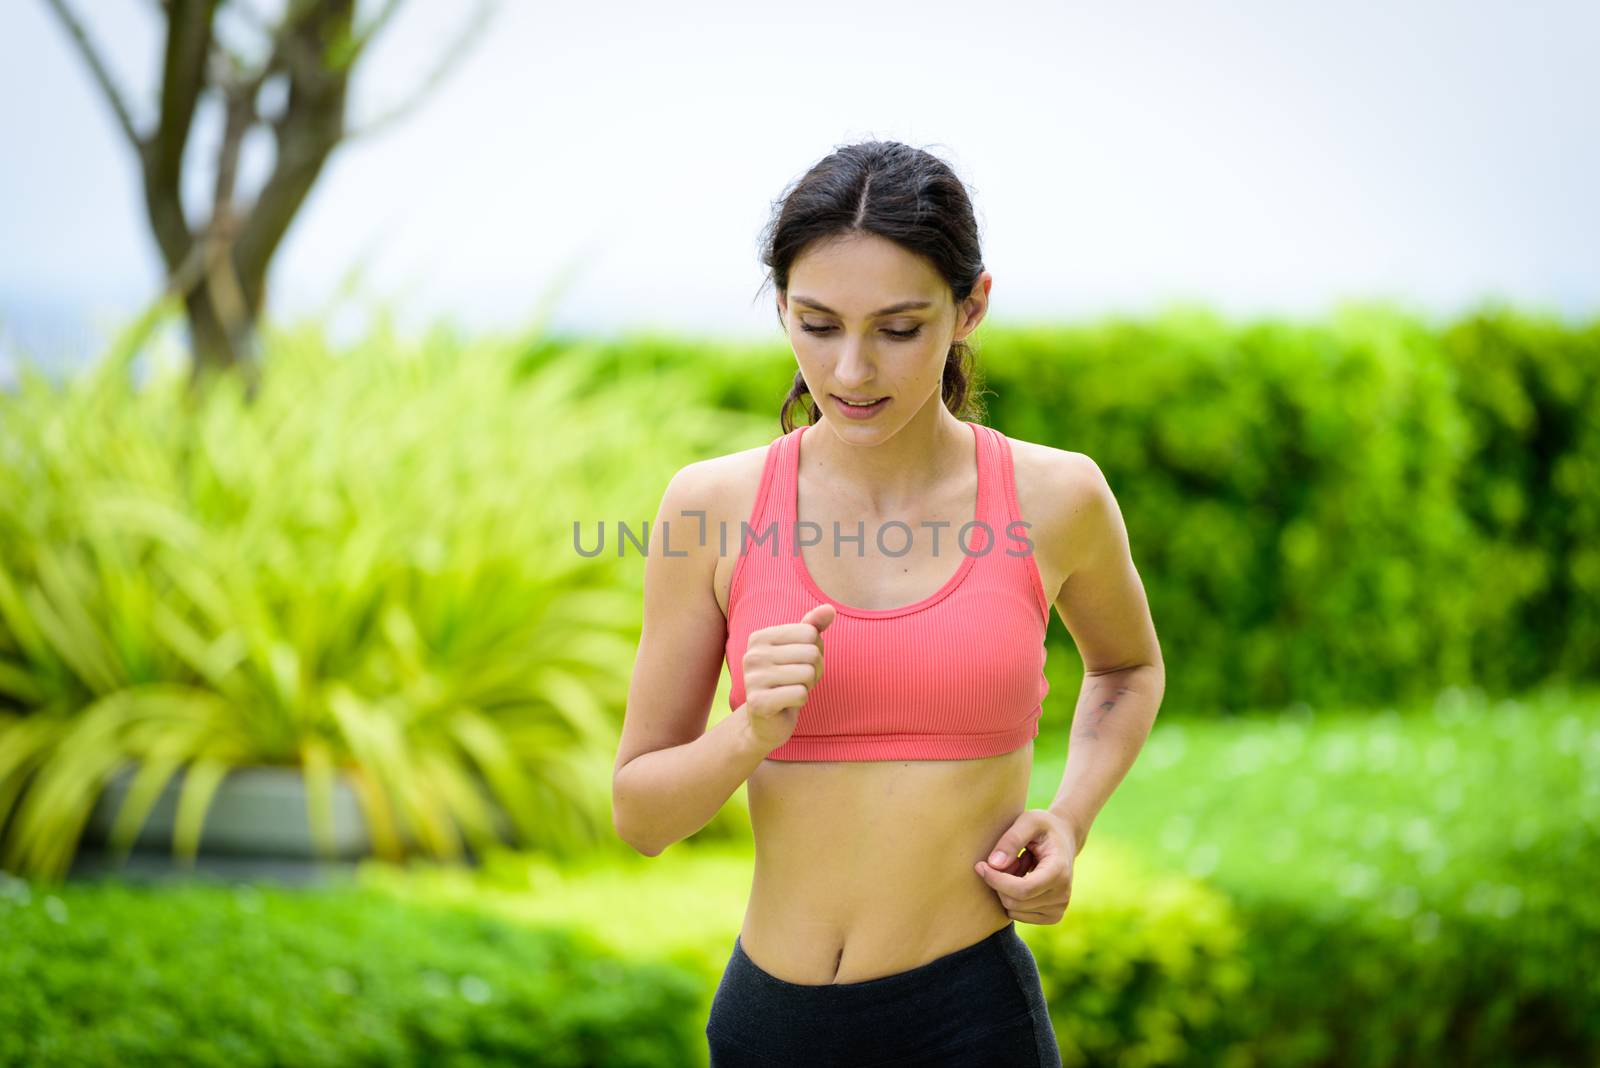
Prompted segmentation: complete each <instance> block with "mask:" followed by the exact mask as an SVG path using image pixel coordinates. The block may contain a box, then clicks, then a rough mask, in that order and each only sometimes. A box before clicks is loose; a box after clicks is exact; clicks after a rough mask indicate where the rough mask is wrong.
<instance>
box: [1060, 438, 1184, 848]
mask: <svg viewBox="0 0 1600 1068" xmlns="http://www.w3.org/2000/svg"><path fill="white" fill-rule="evenodd" d="M1070 455H1072V457H1073V458H1074V459H1073V463H1074V464H1075V467H1076V470H1075V471H1074V473H1073V476H1072V479H1071V482H1072V483H1073V484H1075V485H1076V486H1078V487H1079V488H1078V489H1077V490H1075V491H1074V493H1075V494H1076V495H1077V497H1076V499H1077V501H1078V502H1079V503H1078V506H1077V507H1075V508H1073V509H1072V512H1071V515H1072V519H1071V521H1070V522H1068V523H1065V524H1063V526H1064V527H1066V528H1069V529H1066V530H1064V531H1063V535H1062V536H1063V538H1064V541H1063V549H1062V550H1061V551H1063V552H1066V553H1070V554H1071V555H1070V559H1071V561H1072V564H1071V569H1070V572H1069V574H1068V576H1067V579H1066V581H1065V582H1063V583H1062V586H1061V590H1060V592H1059V594H1058V595H1057V597H1056V600H1055V605H1056V610H1057V611H1058V612H1059V613H1060V614H1061V619H1062V622H1064V623H1065V624H1066V625H1067V630H1068V631H1069V632H1070V633H1071V634H1072V639H1073V641H1074V642H1076V643H1077V646H1078V652H1079V653H1080V654H1081V655H1082V657H1083V666H1084V672H1083V687H1082V689H1081V690H1080V691H1079V694H1078V704H1077V708H1076V709H1075V710H1074V712H1073V716H1072V733H1071V736H1070V739H1069V741H1068V744H1067V767H1066V771H1065V772H1064V773H1063V774H1062V777H1061V787H1060V789H1058V790H1057V791H1056V796H1055V800H1053V801H1051V802H1050V805H1049V808H1050V811H1052V812H1054V813H1056V814H1057V815H1059V816H1060V817H1061V818H1062V819H1064V820H1065V821H1066V822H1067V824H1068V825H1069V826H1071V827H1072V828H1073V831H1074V833H1075V836H1076V838H1077V846H1076V849H1077V850H1079V851H1081V850H1082V849H1083V841H1084V839H1085V838H1086V837H1087V836H1088V834H1089V825H1090V824H1092V823H1093V822H1094V819H1095V816H1097V815H1098V814H1099V812H1100V809H1101V808H1102V807H1103V806H1104V805H1105V803H1106V801H1107V800H1108V799H1109V798H1110V797H1111V792H1112V791H1113V790H1115V789H1116V788H1117V786H1118V785H1119V784H1120V783H1121V782H1122V779H1123V777H1124V776H1125V775H1127V773H1128V769H1129V768H1131V767H1132V766H1133V762H1134V759H1135V758H1136V757H1138V755H1139V751H1140V750H1141V749H1142V748H1143V747H1144V743H1145V739H1146V738H1148V737H1149V735H1150V728H1151V727H1152V726H1153V725H1154V723H1155V718H1156V712H1157V711H1158V710H1159V709H1160V707H1161V698H1162V695H1163V694H1164V693H1165V691H1166V677H1167V676H1166V667H1165V666H1164V665H1163V663H1162V660H1161V645H1160V642H1159V641H1158V640H1157V639H1156V630H1155V623H1154V621H1153V620H1152V619H1151V618H1150V606H1149V603H1148V602H1147V600H1146V598H1145V592H1144V584H1143V582H1141V581H1140V578H1139V572H1138V570H1137V569H1136V568H1135V567H1134V564H1133V557H1132V553H1131V552H1130V549H1129V546H1128V530H1127V526H1126V524H1125V523H1124V522H1123V519H1122V511H1121V509H1120V508H1118V506H1117V499H1116V497H1115V495H1113V494H1112V492H1111V487H1110V485H1109V484H1108V483H1107V482H1106V478H1105V474H1104V473H1103V472H1102V471H1101V470H1100V467H1099V465H1098V464H1096V463H1095V462H1094V461H1093V460H1092V459H1090V458H1089V457H1087V456H1085V455H1083V454H1082V453H1073V454H1070Z"/></svg>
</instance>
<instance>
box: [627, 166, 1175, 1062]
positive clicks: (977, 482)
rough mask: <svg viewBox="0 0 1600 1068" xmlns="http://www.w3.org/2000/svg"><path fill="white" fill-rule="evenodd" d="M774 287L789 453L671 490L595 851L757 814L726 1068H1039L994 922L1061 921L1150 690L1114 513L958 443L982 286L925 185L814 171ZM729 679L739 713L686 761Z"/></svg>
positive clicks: (955, 217) (1149, 706)
mask: <svg viewBox="0 0 1600 1068" xmlns="http://www.w3.org/2000/svg"><path fill="white" fill-rule="evenodd" d="M764 259H765V262H766V264H767V266H768V267H769V268H770V270H771V280H772V282H773V283H774V285H775V287H776V290H777V303H778V314H779V319H780V321H781V322H782V323H783V325H784V327H785V329H786V331H787V332H788V335H789V340H790V343H791V345H792V346H793V348H794V353H795V357H796V359H797V361H798V363H799V371H798V373H797V374H796V376H795V381H794V387H793V389H792V390H791V392H790V395H789V397H788V398H787V400H786V401H785V402H784V405H783V408H782V412H781V416H780V419H781V425H782V427H783V431H784V432H783V434H782V435H781V436H779V437H778V438H777V439H776V440H774V441H773V442H772V443H771V444H770V445H767V446H763V447H760V448H756V449H750V450H747V451H743V452H738V453H733V454H730V455H726V456H721V457H717V458H714V459H709V460H703V461H699V462H697V463H692V464H689V465H688V466H686V467H684V468H682V469H681V470H680V471H678V472H677V474H675V475H674V476H673V478H672V479H671V481H670V482H669V483H668V486H667V488H666V491H665V493H664V495H663V499H662V502H661V508H660V511H659V512H658V514H657V517H656V519H657V521H656V523H655V524H654V525H653V527H652V530H651V542H650V552H649V553H648V555H647V559H646V562H645V615H644V629H643V633H642V635H641V639H640V646H639V651H638V658H637V661H636V663H635V667H634V674H633V678H632V682H631V688H630V692H629V700H628V710H627V715H626V719H625V724H624V727H623V732H622V740H621V745H620V751H619V752H618V754H617V763H616V771H615V777H614V782H613V818H614V822H615V824H616V829H617V832H618V834H619V835H621V837H622V838H623V839H624V840H626V841H628V842H629V843H631V844H632V845H633V846H634V847H635V848H636V849H638V850H639V851H641V852H643V853H645V854H647V855H650V856H655V855H657V854H659V853H660V852H661V851H662V850H663V849H665V848H666V847H667V846H668V845H670V844H671V843H673V842H676V841H678V840H680V839H682V838H684V837H686V836H688V835H690V834H692V833H694V832H695V831H697V830H698V829H700V828H701V827H703V826H704V825H705V824H706V822H707V821H708V820H710V818H711V817H712V816H713V815H714V814H715V813H716V811H717V810H718V809H719V808H720V807H721V805H722V804H723V802H724V801H726V800H727V799H728V797H729V796H730V795H731V794H732V793H733V792H734V790H736V789H737V788H738V786H739V784H740V783H742V782H746V781H748V783H749V800H750V817H751V823H752V826H753V829H754V834H755V844H756V857H755V873H754V881H753V885H752V888H751V895H750V901H749V906H748V908H747V910H746V912H745V916H744V922H743V926H742V928H741V930H740V932H739V934H738V936H737V937H736V938H735V940H734V945H733V951H732V955H731V957H730V959H729V962H728V965H727V968H726V970H725V971H724V973H723V976H722V979H721V982H720V983H719V985H718V987H717V990H716V993H715V997H714V999H713V1002H712V1009H711V1013H710V1018H709V1020H708V1021H707V1025H706V1035H707V1038H708V1041H709V1043H710V1054H711V1062H712V1064H713V1065H714V1066H717V1068H728V1066H735V1065H746V1064H748V1065H757V1064H759V1065H782V1064H795V1065H829V1064H849V1065H855V1064H861V1065H865V1064H875V1065H887V1064H904V1065H912V1064H918V1065H930V1064H932V1065H936V1064H960V1065H988V1064H994V1065H1018V1066H1022V1065H1059V1064H1060V1063H1061V1059H1060V1053H1059V1050H1058V1047H1057V1045H1056V1039H1055V1034H1054V1031H1053V1027H1052V1024H1051V1020H1050V1017H1049V1014H1048V1011H1047V1009H1046V1006H1045V1001H1044V995H1043V991H1042V987H1041V985H1040V977H1039V972H1038V968H1037V966H1036V964H1035V961H1034V958H1033V956H1032V954H1031V953H1030V951H1029V950H1028V948H1027V946H1026V944H1025V943H1024V942H1023V941H1022V938H1021V937H1020V936H1019V935H1018V934H1017V932H1016V921H1017V920H1021V921H1022V922H1024V923H1039V924H1053V923H1058V922H1060V920H1061V917H1062V915H1063V912H1064V910H1065V908H1066V905H1067V900H1068V898H1069V896H1070V894H1071V887H1072V865H1073V860H1074V858H1075V856H1076V855H1077V853H1078V851H1079V850H1080V849H1082V848H1083V841H1084V836H1085V834H1086V833H1087V831H1088V829H1089V824H1090V823H1091V821H1092V820H1093V819H1094V817H1095V815H1096V813H1098V811H1099V810H1100V808H1101V807H1102V806H1103V805H1104V804H1105V802H1106V799H1107V797H1108V796H1109V794H1110V793H1111V791H1112V790H1113V789H1114V788H1115V787H1116V785H1117V784H1118V783H1119V782H1120V781H1121V779H1122V777H1123V775H1124V774H1125V773H1126V772H1127V770H1128V768H1129V766H1130V765H1131V764H1132V762H1133V759H1134V757H1135V756H1136V755H1137V753H1138V750H1139V748H1140V747H1141V746H1142V745H1143V742H1144V739H1145V737H1146V736H1147V734H1148V732H1149V729H1150V726H1151V723H1152V721H1153V719H1154V717H1155V714H1156V709H1157V707H1158V705H1159V703H1160V698H1161V694H1162V691H1163V688H1164V674H1163V669H1162V665H1161V656H1160V649H1159V646H1158V644H1157V641H1156V635H1155V629H1154V626H1153V624H1152V622H1151V620H1150V615H1149V610H1148V607H1147V605H1146V601H1145V596H1144V591H1143V587H1142V585H1141V583H1140V581H1139V576H1138V573H1137V571H1136V570H1135V568H1134V566H1133V563H1132V561H1131V559H1130V556H1129V550H1128V544H1127V538H1126V531H1125V528H1124V526H1123V522H1122V518H1121V515H1120V512H1119V510H1118V508H1117V505H1116V501H1115V498H1114V497H1113V496H1112V494H1111V491H1110V489H1109V488H1108V486H1107V484H1106V481H1105V479H1104V477H1103V476H1102V474H1101V472H1100V470H1099V468H1098V467H1097V466H1096V465H1095V463H1094V462H1093V461H1092V460H1091V459H1090V458H1089V457H1087V456H1085V455H1083V454H1081V453H1075V452H1067V451H1063V450H1059V449H1055V448H1050V447H1047V446H1042V445H1034V444H1029V443H1026V442H1020V441H1019V442H1013V441H1011V440H1010V439H1009V438H1006V437H1005V436H1004V435H1002V434H1000V433H999V432H997V431H995V430H992V429H990V428H988V427H985V426H982V425H980V424H979V423H977V422H973V421H969V420H967V419H965V418H963V417H962V416H963V415H967V414H972V413H973V412H974V408H973V407H972V405H971V402H970V396H969V394H970V391H971V382H970V374H971V369H970V366H969V364H970V356H971V354H970V351H969V349H968V347H967V344H966V339H967V337H968V336H969V335H970V334H971V333H972V331H973V330H974V329H976V327H977V325H978V323H979V322H980V321H981V320H982V319H983V316H984V313H985V311H986V309H987V306H988V296H989V289H990V286H991V281H992V280H991V277H990V275H989V274H988V272H987V271H985V270H984V269H983V263H982V259H981V257H980V254H979V248H978V239H977V226H976V224H975V221H974V217H973V210H972V206H971V203H970V201H969V199H968V197H967V193H966V190H965V188H964V187H963V185H962V183H961V181H960V180H959V179H958V178H957V176H956V175H955V174H954V173H952V171H951V170H950V169H949V167H948V166H946V165H945V164H944V163H943V162H942V161H940V160H938V159H937V158H935V157H933V156H931V155H929V154H928V153H926V152H924V151H921V150H919V149H915V148H911V147H908V146H905V145H902V144H898V143H893V142H889V143H884V142H871V143H865V144H859V145H853V146H849V147H846V148H842V149H840V150H838V151H836V152H834V153H833V154H832V155H830V156H828V157H827V158H825V159H823V160H822V161H821V162H819V163H818V164H816V166H814V167H813V168H811V170H810V171H809V172H807V173H806V174H805V175H804V176H803V177H802V178H801V179H799V181H798V182H797V183H796V184H795V185H794V186H793V187H792V188H791V189H790V190H789V192H788V193H787V195H786V196H785V197H784V198H783V199H782V200H781V201H780V202H779V205H778V209H777V212H776V215H775V216H774V218H773V221H772V223H771V224H770V225H769V227H768V233H767V241H766V245H765V256H764ZM807 396H809V397H810V401H809V403H808V404H807V409H808V411H807V414H808V416H809V419H810V421H809V423H808V424H803V425H799V426H796V425H794V424H793V421H792V412H793V408H794V407H795V405H796V404H797V403H799V402H800V400H801V399H802V398H804V397H807ZM1046 591H1048V594H1047V592H1046ZM1051 604H1054V605H1055V606H1056V609H1057V611H1059V612H1060V613H1061V617H1062V620H1063V621H1064V622H1065V623H1066V625H1067V626H1068V628H1069V629H1070V631H1071V633H1072V636H1073V638H1074V639H1075V640H1076V642H1077V645H1078V648H1079V650H1080V651H1081V652H1082V654H1083V660H1084V664H1085V668H1086V671H1085V676H1084V684H1083V689H1082V691H1081V693H1080V695H1079V699H1078V710H1077V713H1076V715H1075V717H1074V722H1073V732H1072V741H1073V744H1072V746H1071V750H1070V757H1069V760H1068V762H1067V769H1066V774H1065V776H1064V778H1063V781H1062V784H1061V788H1060V790H1059V791H1058V793H1057V795H1056V799H1055V801H1054V802H1052V804H1051V805H1050V806H1049V807H1048V808H1042V809H1031V810H1028V809H1025V805H1026V802H1027V793H1028V780H1029V772H1030V770H1031V767H1032V756H1033V738H1034V737H1035V736H1036V734H1037V732H1038V721H1039V716H1040V712H1041V707H1042V705H1041V702H1042V699H1043V697H1044V696H1045V694H1046V692H1047V691H1048V689H1049V684H1048V682H1047V681H1046V679H1045V675H1044V670H1043V669H1044V655H1045V654H1044V635H1045V631H1046V628H1047V626H1048V624H1049V611H1050V605H1051ZM724 663H726V664H727V667H728V670H729V672H730V675H731V677H732V680H733V692H732V695H731V701H730V703H731V705H732V714H731V715H729V716H727V717H726V718H724V719H722V720H721V721H720V722H718V723H717V724H716V726H714V727H712V728H711V729H710V730H709V731H708V730H707V729H706V723H707V719H708V713H709V706H710V703H711V699H712V697H713V695H714V692H715V689H716V685H717V681H718V678H719V675H720V671H721V668H722V665H723V664H724Z"/></svg>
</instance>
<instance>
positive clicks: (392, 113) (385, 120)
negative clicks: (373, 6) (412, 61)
mask: <svg viewBox="0 0 1600 1068" xmlns="http://www.w3.org/2000/svg"><path fill="white" fill-rule="evenodd" d="M397 3H398V0H391V4H390V6H391V7H393V6H397ZM499 6H500V5H499V0H478V6H477V9H476V10H475V11H474V12H473V14H472V17H471V18H469V19H468V20H467V22H466V24H465V25H464V26H463V27H462V28H461V31H460V33H458V34H457V35H456V38H455V40H454V42H452V43H451V45H450V47H449V48H448V49H446V50H445V53H444V55H443V57H441V59H440V60H439V62H438V64H436V65H435V66H434V68H433V70H432V72H430V73H429V75H428V77H427V78H425V79H424V80H423V81H422V82H421V83H420V84H419V85H418V86H417V87H416V88H415V89H413V90H412V91H411V94H410V95H409V96H407V97H406V98H405V99H404V100H402V101H401V102H400V103H399V104H398V105H396V106H395V107H392V108H390V109H389V110H388V111H385V112H383V113H382V114H380V115H378V116H377V117H376V118H373V119H371V120H369V121H367V122H366V123H364V124H362V125H360V126H358V127H356V128H354V129H352V130H350V131H349V132H347V133H346V134H345V139H346V140H347V141H355V140H358V139H364V138H370V137H372V136H374V135H375V134H377V133H379V132H381V131H382V130H384V129H386V128H387V127H389V126H391V125H392V124H394V123H395V122H398V121H399V120H400V119H402V118H404V117H405V116H407V115H409V114H410V113H411V112H412V111H414V110H416V108H417V106H418V105H420V104H421V103H422V101H423V100H425V99H427V97H428V96H429V94H431V93H432V92H433V91H434V90H436V89H438V87H439V86H440V85H441V84H443V82H444V80H445V79H446V78H447V77H449V75H450V73H451V71H452V70H454V69H455V67H456V66H457V65H458V64H459V63H460V62H461V61H462V60H463V59H465V58H466V57H467V55H468V54H469V53H470V52H471V51H472V46H473V44H474V39H475V38H477V37H478V36H479V35H480V34H482V33H483V32H484V30H485V29H487V28H488V25H489V23H490V21H492V19H493V16H494V15H495V13H496V9H497V8H498V7H499ZM379 17H380V18H381V17H382V16H381V15H380V16H379Z"/></svg>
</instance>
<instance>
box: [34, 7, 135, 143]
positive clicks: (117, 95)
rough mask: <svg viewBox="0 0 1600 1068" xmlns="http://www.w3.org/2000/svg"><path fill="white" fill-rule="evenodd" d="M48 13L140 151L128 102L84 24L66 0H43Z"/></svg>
mask: <svg viewBox="0 0 1600 1068" xmlns="http://www.w3.org/2000/svg"><path fill="white" fill-rule="evenodd" d="M45 2H46V3H48V4H49V5H50V8H51V10H53V11H54V12H55V13H56V17H57V18H59V19H60V20H61V22H62V24H63V25H64V26H65V27H66V29H67V33H69V34H70V35H71V36H72V40H73V42H74V43H75V44H76V45H77V46H78V50H79V51H80V52H82V53H83V58H84V60H85V61H86V62H87V63H88V64H89V69H90V70H91V71H92V72H94V80H95V81H96V82H98V83H99V84H100V89H101V91H102V92H103V93H105V96H106V99H107V100H109V101H110V102H111V109H112V110H113V111H115V112H116V113H117V122H118V123H119V124H120V125H121V126H122V132H123V133H125V134H127V136H128V140H129V141H131V142H132V143H133V150H134V151H135V152H139V151H141V150H142V149H143V147H144V139H143V138H141V137H140V136H139V131H138V130H137V129H135V128H134V125H133V116H132V114H131V113H130V112H129V111H128V105H127V101H126V100H125V99H124V98H123V95H122V91H121V90H120V89H118V88H117V84H116V82H114V81H113V80H112V78H111V71H110V69H109V68H107V67H106V65H105V63H104V62H103V61H102V60H101V59H100V53H99V52H98V51H97V50H96V49H95V47H94V44H93V43H92V42H91V41H90V40H89V34H88V33H87V31H85V30H84V28H83V24H82V23H80V22H79V21H78V18H77V16H76V15H74V14H73V13H72V10H71V9H70V8H68V7H67V3H66V0H45Z"/></svg>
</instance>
